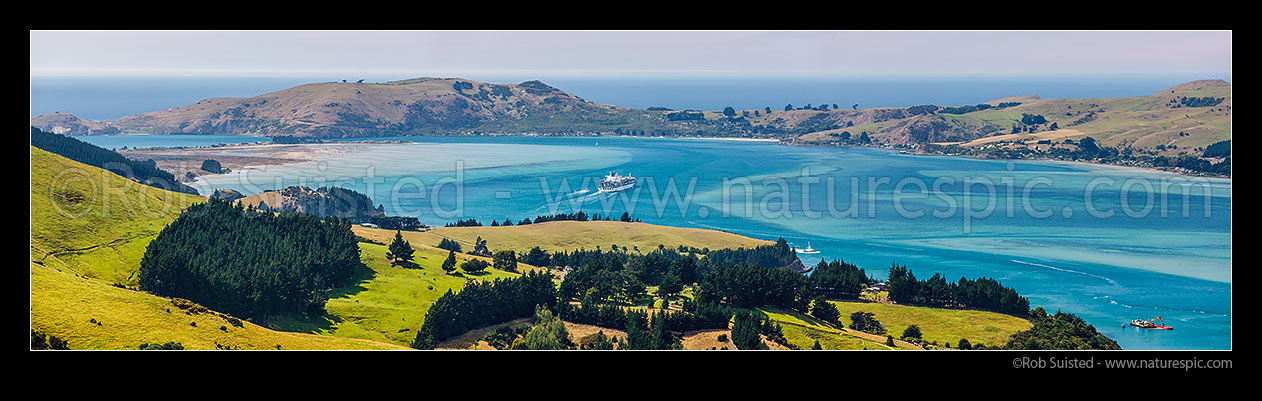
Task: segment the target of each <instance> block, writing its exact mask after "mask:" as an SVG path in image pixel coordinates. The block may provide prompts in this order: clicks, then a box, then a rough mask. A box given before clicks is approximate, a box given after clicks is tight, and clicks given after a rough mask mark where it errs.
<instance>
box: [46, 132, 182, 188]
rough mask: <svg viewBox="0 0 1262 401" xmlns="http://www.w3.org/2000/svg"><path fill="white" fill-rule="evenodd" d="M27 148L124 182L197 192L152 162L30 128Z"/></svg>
mask: <svg viewBox="0 0 1262 401" xmlns="http://www.w3.org/2000/svg"><path fill="white" fill-rule="evenodd" d="M31 146H34V147H37V148H40V149H43V150H45V151H48V152H50V153H56V154H58V155H61V156H63V157H65V158H67V159H70V160H74V161H77V162H79V163H83V164H87V165H89V166H94V167H100V168H102V169H105V170H107V171H109V172H111V173H114V174H118V175H120V176H122V177H124V178H127V179H133V180H136V181H137V182H140V183H142V184H145V185H148V186H151V187H154V188H161V189H165V190H169V191H176V192H183V193H187V194H194V195H196V194H197V189H194V188H193V187H190V186H188V185H184V183H182V182H179V181H177V180H176V179H175V176H173V175H171V173H168V172H166V171H164V170H162V169H160V168H158V165H157V162H154V161H153V159H149V160H146V161H143V162H142V161H137V160H132V159H128V158H126V157H124V156H123V155H120V154H118V152H115V151H112V150H109V149H105V148H101V147H98V146H96V145H93V144H90V143H87V142H83V141H80V140H78V139H74V138H71V137H68V136H65V135H61V134H54V133H51V132H46V131H43V130H40V129H39V128H35V127H31Z"/></svg>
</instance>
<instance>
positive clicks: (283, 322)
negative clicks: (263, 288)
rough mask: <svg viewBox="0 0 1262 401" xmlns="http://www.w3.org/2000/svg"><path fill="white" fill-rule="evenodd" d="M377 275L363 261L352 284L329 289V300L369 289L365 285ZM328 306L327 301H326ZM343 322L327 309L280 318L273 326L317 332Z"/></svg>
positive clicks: (358, 266) (309, 332)
mask: <svg viewBox="0 0 1262 401" xmlns="http://www.w3.org/2000/svg"><path fill="white" fill-rule="evenodd" d="M376 276H377V272H375V271H373V270H372V269H371V268H369V267H368V266H365V265H364V264H363V263H360V264H358V265H357V266H355V272H354V274H352V275H351V280H350V284H347V285H344V286H341V287H338V288H334V289H333V290H331V291H329V301H332V300H334V299H342V298H348V297H350V296H352V295H355V294H358V293H360V292H363V291H367V290H368V288H366V287H364V284H367V283H368V282H369V281H372V279H373V278H375V277H376ZM325 305H326V306H327V305H328V304H327V302H326V303H325ZM341 322H342V318H339V317H337V316H333V315H330V314H329V313H328V312H327V311H325V312H323V313H320V314H312V313H304V314H299V315H295V316H287V317H282V318H278V319H277V320H276V321H275V323H274V324H272V326H273V327H272V328H274V329H276V330H280V331H289V332H295V333H307V334H316V333H320V332H327V331H329V330H332V329H333V327H334V326H335V325H337V324H338V323H341Z"/></svg>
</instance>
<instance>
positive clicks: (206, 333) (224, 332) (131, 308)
mask: <svg viewBox="0 0 1262 401" xmlns="http://www.w3.org/2000/svg"><path fill="white" fill-rule="evenodd" d="M204 199H205V198H201V197H198V196H193V195H188V194H182V193H176V192H170V191H164V190H161V189H157V188H152V187H148V186H145V185H141V184H139V183H136V182H133V181H131V180H127V179H125V178H122V177H119V176H117V175H115V174H113V173H110V172H108V171H105V170H102V169H99V168H96V167H92V166H88V165H85V164H81V163H78V162H74V161H72V160H69V159H66V158H64V157H62V156H58V155H55V154H52V153H49V152H46V151H44V150H41V149H38V148H35V147H31V265H30V266H31V276H30V280H31V293H30V294H31V328H32V329H33V330H38V331H40V332H42V333H45V334H48V335H52V336H55V337H57V338H60V339H63V340H65V341H66V342H67V343H68V345H69V346H70V348H71V349H136V348H137V347H138V346H139V345H140V344H143V343H151V344H152V343H166V342H168V341H174V342H178V343H181V344H182V345H183V346H184V347H185V348H186V349H219V348H231V349H277V348H279V349H402V348H404V347H402V346H396V345H391V344H386V343H382V342H375V341H366V340H358V339H347V338H338V337H329V336H318V335H312V334H302V333H284V332H278V331H273V330H270V329H267V328H264V327H261V326H258V325H255V324H253V323H250V322H248V321H239V320H234V319H230V318H231V317H230V316H227V315H223V314H220V313H217V312H214V311H205V312H200V313H195V312H192V311H191V310H190V311H189V312H187V313H186V311H184V310H182V308H180V306H178V305H176V303H175V302H174V301H173V300H172V299H168V298H163V297H159V296H155V295H152V294H148V293H145V292H141V291H136V290H134V289H132V288H134V286H135V277H136V272H137V271H138V269H139V267H140V259H141V257H142V256H143V255H144V251H145V247H146V246H147V245H148V244H149V242H150V241H152V240H153V239H154V238H155V237H156V236H157V234H158V232H159V231H160V230H161V229H162V228H163V227H165V226H166V225H167V224H168V223H170V222H171V221H173V220H175V217H176V216H177V215H179V213H180V211H181V210H182V209H184V208H186V207H188V206H189V205H192V204H194V203H197V202H201V201H202V200H204ZM234 322H235V324H234ZM238 324H239V325H238Z"/></svg>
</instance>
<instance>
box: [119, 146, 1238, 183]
mask: <svg viewBox="0 0 1262 401" xmlns="http://www.w3.org/2000/svg"><path fill="white" fill-rule="evenodd" d="M122 135H128V134H118V135H114V136H122ZM460 136H468V137H475V136H482V135H457V136H456V137H460ZM512 136H532V135H512ZM563 136H564V135H563ZM572 136H574V137H580V136H577V135H572ZM442 137H449V136H442ZM582 137H587V136H582ZM600 137H606V138H640V139H683V140H694V141H731V142H775V143H778V144H781V145H785V146H813V147H836V148H868V149H881V150H887V151H905V152H907V153H906V154H909V155H914V156H936V157H959V158H966V159H975V160H1003V161H1013V162H1016V161H1035V162H1052V163H1076V164H1078V163H1080V164H1085V165H1090V166H1094V167H1109V168H1117V169H1136V170H1141V171H1144V172H1149V173H1163V174H1174V175H1178V176H1180V177H1188V178H1205V179H1214V180H1222V181H1224V182H1231V176H1224V175H1217V174H1203V173H1195V172H1187V171H1175V170H1170V169H1164V168H1159V167H1147V166H1133V165H1123V164H1113V163H1102V162H1096V161H1086V160H1061V159H1055V158H1027V159H1002V158H989V157H980V156H974V155H955V154H943V153H927V152H922V151H918V150H909V149H903V148H898V147H886V146H850V145H821V144H810V143H793V142H785V141H783V140H781V139H776V138H736V137H668V136H651V137H643V136H629V135H604V136H595V138H600ZM382 138H392V137H382ZM396 138H402V137H396ZM409 143H424V142H416V141H410V140H366V139H365V140H336V141H327V142H318V143H298V144H278V143H274V142H262V143H239V144H226V145H208V146H184V147H137V148H132V149H128V150H121V151H119V153H120V154H123V155H124V156H132V155H137V156H142V157H147V158H154V156H157V158H154V159H155V161H157V162H158V163H159V167H160V168H163V169H167V168H166V167H171V168H173V169H176V170H182V171H180V172H181V173H183V172H185V171H194V173H195V174H196V175H204V174H211V173H207V172H201V171H197V170H198V168H197V167H198V166H194V167H192V168H190V167H188V166H190V165H192V164H194V163H200V162H201V160H194V159H198V158H200V157H202V156H201V155H206V156H208V157H206V158H214V157H211V156H218V157H221V158H224V159H225V160H219V159H215V160H217V161H219V162H220V163H221V164H222V165H223V166H224V167H227V168H229V169H233V170H239V169H244V168H252V167H261V166H275V165H285V164H293V163H300V162H304V161H317V160H318V159H316V158H315V157H313V156H318V155H308V154H305V152H289V153H282V152H275V151H274V150H273V149H276V148H284V147H299V146H319V145H331V146H352V145H389V144H409ZM251 150H258V151H261V152H262V153H270V154H263V155H225V154H222V153H219V154H217V155H215V154H214V153H216V152H231V151H251ZM276 153H281V154H282V155H283V156H280V155H277V154H276ZM129 158H132V157H129ZM202 160H204V159H202ZM247 160H248V164H247ZM164 165H165V166H166V167H163V166H164Z"/></svg>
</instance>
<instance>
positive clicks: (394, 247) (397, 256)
mask: <svg viewBox="0 0 1262 401" xmlns="http://www.w3.org/2000/svg"><path fill="white" fill-rule="evenodd" d="M414 252H415V250H413V249H412V244H409V243H408V242H407V241H405V240H404V239H403V232H402V231H398V230H395V232H394V241H391V242H390V249H389V250H388V251H386V258H387V259H390V260H391V261H390V262H391V263H399V262H404V263H411V262H412V258H413V256H412V254H413V253H414Z"/></svg>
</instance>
